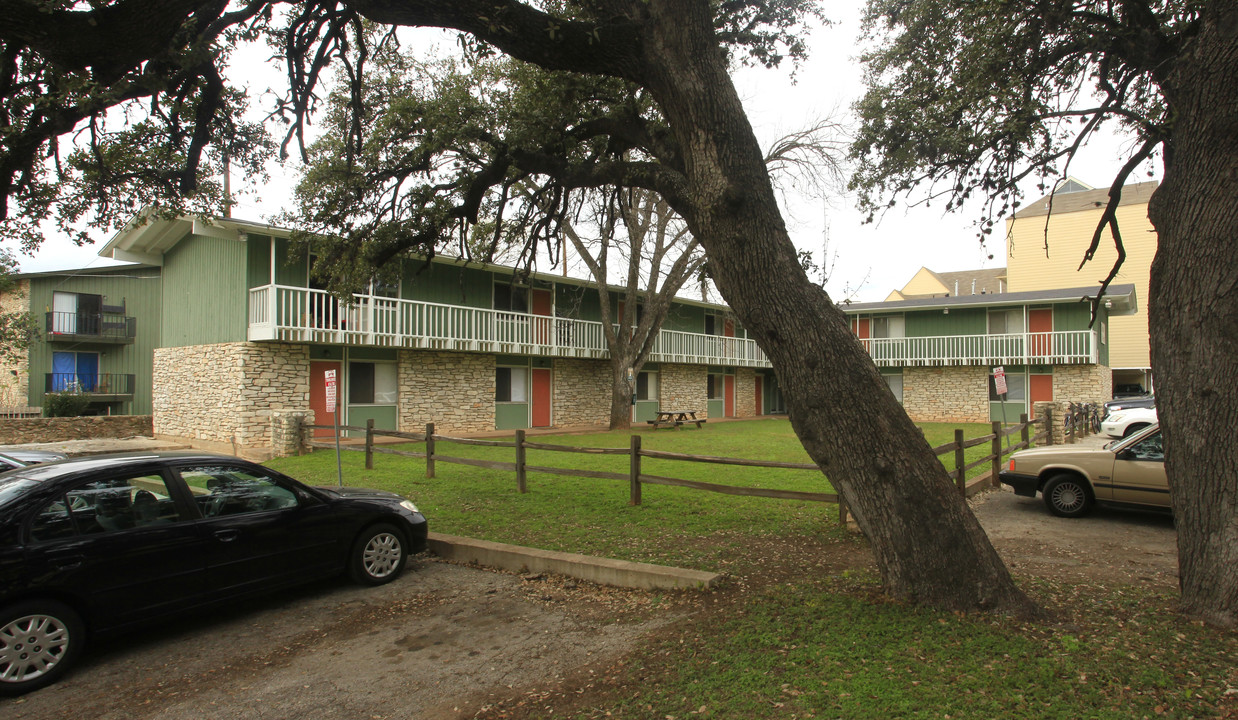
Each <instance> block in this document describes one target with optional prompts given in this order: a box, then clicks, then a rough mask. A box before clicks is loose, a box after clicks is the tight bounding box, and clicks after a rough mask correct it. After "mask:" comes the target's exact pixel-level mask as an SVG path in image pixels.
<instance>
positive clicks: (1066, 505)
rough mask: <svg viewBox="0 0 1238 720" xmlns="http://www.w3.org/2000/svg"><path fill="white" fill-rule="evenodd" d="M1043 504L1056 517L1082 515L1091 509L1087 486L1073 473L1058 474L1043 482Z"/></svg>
mask: <svg viewBox="0 0 1238 720" xmlns="http://www.w3.org/2000/svg"><path fill="white" fill-rule="evenodd" d="M1043 493H1044V497H1045V505H1047V506H1048V507H1049V511H1050V512H1052V513H1053V514H1054V515H1057V516H1058V517H1069V518H1073V517H1082V516H1084V515H1086V514H1087V513H1088V510H1090V509H1091V504H1092V498H1091V495H1089V494H1088V489H1087V487H1086V486H1085V485H1084V484H1083V482H1082V481H1080V480H1079V479H1078V478H1076V477H1075V476H1074V475H1058V476H1057V477H1055V478H1053V479H1051V480H1050V481H1049V482H1048V483H1046V484H1045V489H1044V490H1043Z"/></svg>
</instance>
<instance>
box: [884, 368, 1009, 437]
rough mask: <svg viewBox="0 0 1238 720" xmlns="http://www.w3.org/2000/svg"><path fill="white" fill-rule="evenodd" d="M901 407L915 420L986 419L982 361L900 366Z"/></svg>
mask: <svg viewBox="0 0 1238 720" xmlns="http://www.w3.org/2000/svg"><path fill="white" fill-rule="evenodd" d="M903 408H904V409H905V410H906V411H907V414H908V415H910V416H911V419H912V420H915V421H917V422H982V423H987V422H989V369H988V368H987V367H985V366H984V365H956V366H949V367H928V368H923V367H908V368H903Z"/></svg>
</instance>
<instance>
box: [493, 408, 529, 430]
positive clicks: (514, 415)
mask: <svg viewBox="0 0 1238 720" xmlns="http://www.w3.org/2000/svg"><path fill="white" fill-rule="evenodd" d="M528 426H529V404H528V403H527V402H503V403H495V404H494V427H495V429H496V430H517V429H520V428H527V427H528Z"/></svg>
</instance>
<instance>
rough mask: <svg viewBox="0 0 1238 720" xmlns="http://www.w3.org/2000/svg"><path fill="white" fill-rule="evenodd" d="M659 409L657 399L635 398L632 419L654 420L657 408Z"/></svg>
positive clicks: (640, 420) (641, 420)
mask: <svg viewBox="0 0 1238 720" xmlns="http://www.w3.org/2000/svg"><path fill="white" fill-rule="evenodd" d="M661 409H662V408H661V406H660V405H659V404H658V401H657V400H637V401H636V407H635V408H634V409H633V411H632V420H633V421H634V422H638V423H643V422H647V421H649V420H656V419H657V417H658V410H661Z"/></svg>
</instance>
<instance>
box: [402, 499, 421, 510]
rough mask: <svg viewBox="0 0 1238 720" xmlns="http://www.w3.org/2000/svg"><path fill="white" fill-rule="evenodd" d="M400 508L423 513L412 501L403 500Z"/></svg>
mask: <svg viewBox="0 0 1238 720" xmlns="http://www.w3.org/2000/svg"><path fill="white" fill-rule="evenodd" d="M400 507H402V508H404V509H405V510H407V511H409V512H421V511H420V510H418V509H417V506H416V505H414V504H413V501H412V500H401V501H400Z"/></svg>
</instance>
